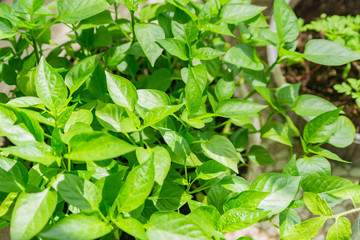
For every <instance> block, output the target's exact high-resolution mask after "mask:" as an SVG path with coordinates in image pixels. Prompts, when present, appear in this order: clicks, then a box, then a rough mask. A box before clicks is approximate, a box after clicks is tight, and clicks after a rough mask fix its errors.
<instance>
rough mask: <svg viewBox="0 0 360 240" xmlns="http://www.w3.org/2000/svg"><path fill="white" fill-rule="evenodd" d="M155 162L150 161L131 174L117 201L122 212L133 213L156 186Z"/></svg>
mask: <svg viewBox="0 0 360 240" xmlns="http://www.w3.org/2000/svg"><path fill="white" fill-rule="evenodd" d="M154 178H155V170H154V161H153V159H150V160H148V161H146V162H145V163H143V164H141V165H140V166H137V167H135V168H134V169H132V170H131V171H130V173H129V175H128V176H127V178H126V181H125V183H124V185H123V186H122V188H121V189H120V192H119V195H118V198H117V200H116V202H117V205H118V210H119V211H120V212H126V213H128V212H131V211H133V210H135V209H136V208H138V207H139V206H140V205H141V204H143V203H144V202H145V200H146V198H147V197H148V196H149V194H150V192H151V190H152V187H153V185H154Z"/></svg>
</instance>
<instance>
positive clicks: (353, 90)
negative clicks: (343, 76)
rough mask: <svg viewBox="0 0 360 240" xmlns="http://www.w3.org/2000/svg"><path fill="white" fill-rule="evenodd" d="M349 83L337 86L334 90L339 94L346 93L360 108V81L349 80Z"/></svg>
mask: <svg viewBox="0 0 360 240" xmlns="http://www.w3.org/2000/svg"><path fill="white" fill-rule="evenodd" d="M347 81H348V83H346V82H343V83H341V84H335V85H334V89H335V90H336V91H337V92H338V93H345V94H346V95H349V96H351V97H352V98H353V99H354V100H355V102H356V105H357V106H358V107H359V108H360V79H355V78H348V79H347Z"/></svg>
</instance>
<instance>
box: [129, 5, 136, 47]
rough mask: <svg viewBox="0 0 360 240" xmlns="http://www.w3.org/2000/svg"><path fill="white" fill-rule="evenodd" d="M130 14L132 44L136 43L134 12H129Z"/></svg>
mask: <svg viewBox="0 0 360 240" xmlns="http://www.w3.org/2000/svg"><path fill="white" fill-rule="evenodd" d="M130 14H131V30H132V33H133V39H132V41H133V42H136V35H135V11H134V10H130Z"/></svg>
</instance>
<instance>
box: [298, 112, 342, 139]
mask: <svg viewBox="0 0 360 240" xmlns="http://www.w3.org/2000/svg"><path fill="white" fill-rule="evenodd" d="M340 111H341V108H339V109H335V110H332V111H329V112H326V113H323V114H321V115H319V116H317V117H315V118H314V119H312V120H310V121H309V122H308V123H307V124H306V125H305V128H304V132H303V137H304V141H305V142H307V143H323V142H326V141H327V140H328V139H329V138H330V137H331V135H332V134H333V133H334V131H335V127H336V121H337V119H338V118H339V113H340Z"/></svg>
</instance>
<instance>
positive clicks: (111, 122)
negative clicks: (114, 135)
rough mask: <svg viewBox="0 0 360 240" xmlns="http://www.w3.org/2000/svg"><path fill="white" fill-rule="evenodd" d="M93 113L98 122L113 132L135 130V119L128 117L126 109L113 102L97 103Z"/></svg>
mask: <svg viewBox="0 0 360 240" xmlns="http://www.w3.org/2000/svg"><path fill="white" fill-rule="evenodd" d="M95 115H96V117H97V119H98V121H99V122H100V124H101V125H102V126H103V127H104V128H105V129H108V130H110V131H113V132H133V131H136V129H137V128H136V125H135V124H136V120H135V119H134V118H131V117H129V115H128V113H127V112H126V109H125V108H123V107H120V106H118V105H116V104H113V103H106V104H104V105H98V107H97V109H96V112H95Z"/></svg>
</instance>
